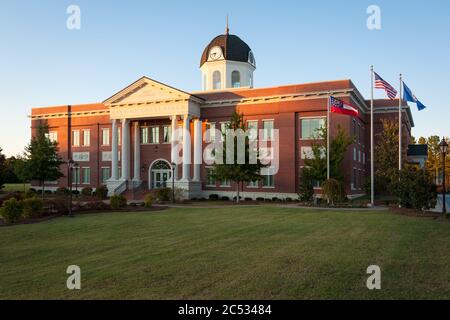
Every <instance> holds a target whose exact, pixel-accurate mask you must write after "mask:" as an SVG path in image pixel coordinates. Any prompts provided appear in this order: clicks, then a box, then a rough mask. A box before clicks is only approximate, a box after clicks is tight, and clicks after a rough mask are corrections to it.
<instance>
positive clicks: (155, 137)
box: [150, 127, 159, 144]
mask: <svg viewBox="0 0 450 320" xmlns="http://www.w3.org/2000/svg"><path fill="white" fill-rule="evenodd" d="M150 143H151V144H158V143H159V127H151V128H150Z"/></svg>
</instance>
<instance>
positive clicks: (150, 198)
mask: <svg viewBox="0 0 450 320" xmlns="http://www.w3.org/2000/svg"><path fill="white" fill-rule="evenodd" d="M152 205H153V195H151V194H148V195H146V196H145V198H144V206H145V207H146V208H151V207H152Z"/></svg>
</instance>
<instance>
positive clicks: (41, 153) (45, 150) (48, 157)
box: [25, 124, 64, 197]
mask: <svg viewBox="0 0 450 320" xmlns="http://www.w3.org/2000/svg"><path fill="white" fill-rule="evenodd" d="M25 157H26V170H27V172H28V178H29V180H37V181H39V183H40V185H41V186H42V197H44V193H45V181H54V180H58V179H59V178H61V177H63V176H64V175H63V174H62V173H61V170H60V166H61V165H62V164H63V163H64V162H63V161H62V160H61V158H60V157H59V156H58V143H57V142H53V141H50V139H49V138H48V126H47V125H46V124H42V125H39V126H38V127H37V132H36V136H35V137H33V138H32V139H31V142H30V143H29V145H28V146H27V147H26V148H25Z"/></svg>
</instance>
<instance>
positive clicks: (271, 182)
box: [263, 175, 275, 188]
mask: <svg viewBox="0 0 450 320" xmlns="http://www.w3.org/2000/svg"><path fill="white" fill-rule="evenodd" d="M273 187H275V177H274V176H273V175H268V176H263V188H273Z"/></svg>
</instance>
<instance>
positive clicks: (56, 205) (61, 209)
mask: <svg viewBox="0 0 450 320" xmlns="http://www.w3.org/2000/svg"><path fill="white" fill-rule="evenodd" d="M45 207H46V210H47V212H48V214H66V213H67V212H69V202H68V200H67V198H66V197H57V198H54V199H51V200H46V201H45Z"/></svg>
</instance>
